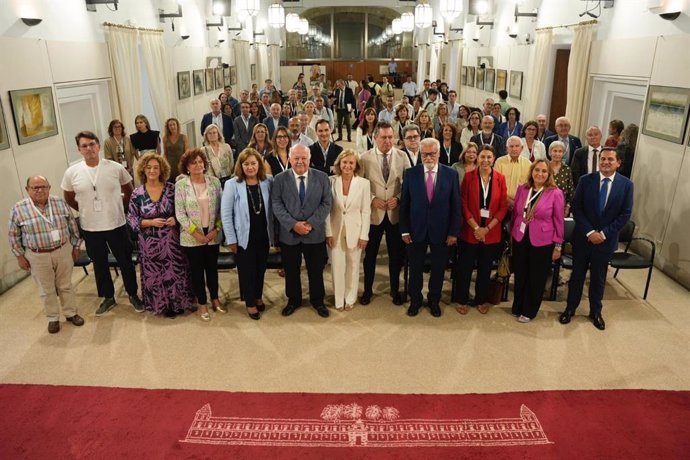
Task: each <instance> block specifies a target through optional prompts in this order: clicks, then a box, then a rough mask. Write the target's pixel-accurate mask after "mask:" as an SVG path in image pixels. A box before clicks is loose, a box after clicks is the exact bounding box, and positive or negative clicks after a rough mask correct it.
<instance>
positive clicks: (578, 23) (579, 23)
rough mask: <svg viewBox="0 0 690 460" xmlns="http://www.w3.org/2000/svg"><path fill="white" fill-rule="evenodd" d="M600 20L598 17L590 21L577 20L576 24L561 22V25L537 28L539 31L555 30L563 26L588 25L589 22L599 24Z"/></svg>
mask: <svg viewBox="0 0 690 460" xmlns="http://www.w3.org/2000/svg"><path fill="white" fill-rule="evenodd" d="M598 23H599V21H597V20H596V19H591V20H589V21H583V22H577V23H575V24H561V25H560V26H548V27H539V28H538V29H535V30H537V31H539V30H553V29H561V28H566V29H567V28H568V27H573V26H586V25H589V24H598Z"/></svg>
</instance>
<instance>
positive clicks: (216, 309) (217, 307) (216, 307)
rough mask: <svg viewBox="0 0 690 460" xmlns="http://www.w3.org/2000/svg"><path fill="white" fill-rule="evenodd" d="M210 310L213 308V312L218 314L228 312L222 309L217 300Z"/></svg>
mask: <svg viewBox="0 0 690 460" xmlns="http://www.w3.org/2000/svg"><path fill="white" fill-rule="evenodd" d="M211 308H213V311H217V312H218V313H227V312H228V309H227V308H225V307H223V305H222V304H221V303H220V302H219V301H217V300H216V302H214V303H213V304H212V305H211Z"/></svg>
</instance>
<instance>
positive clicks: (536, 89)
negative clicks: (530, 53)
mask: <svg viewBox="0 0 690 460" xmlns="http://www.w3.org/2000/svg"><path fill="white" fill-rule="evenodd" d="M552 43H553V29H546V30H537V38H536V40H535V46H534V58H533V60H532V62H533V64H532V68H533V69H540V70H541V71H540V72H534V73H532V74H531V75H530V78H529V81H530V85H529V87H528V89H527V91H525V94H526V95H527V98H526V99H525V108H524V112H525V115H526V117H523V118H524V119H525V120H534V119H535V118H536V116H537V115H539V112H540V111H541V107H542V103H543V101H544V87H546V76H547V75H546V72H545V69H546V68H547V67H548V65H549V60H550V59H551V54H552V52H551V45H552ZM552 115H560V114H552Z"/></svg>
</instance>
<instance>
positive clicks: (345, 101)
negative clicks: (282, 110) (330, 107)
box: [335, 80, 357, 142]
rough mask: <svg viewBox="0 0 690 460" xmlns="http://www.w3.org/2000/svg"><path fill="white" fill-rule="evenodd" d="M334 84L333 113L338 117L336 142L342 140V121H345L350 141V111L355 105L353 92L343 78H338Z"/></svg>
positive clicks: (349, 140)
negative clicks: (335, 87)
mask: <svg viewBox="0 0 690 460" xmlns="http://www.w3.org/2000/svg"><path fill="white" fill-rule="evenodd" d="M335 84H336V86H337V89H336V90H335V113H336V115H337V117H338V139H336V142H340V141H342V140H343V123H345V128H347V141H348V142H352V124H351V122H350V112H351V111H352V109H354V108H355V106H356V105H357V101H356V100H355V93H353V92H352V90H351V89H350V88H349V87H347V86H346V85H345V82H344V81H343V80H338V81H336V82H335Z"/></svg>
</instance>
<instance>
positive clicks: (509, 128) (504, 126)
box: [496, 107, 522, 139]
mask: <svg viewBox="0 0 690 460" xmlns="http://www.w3.org/2000/svg"><path fill="white" fill-rule="evenodd" d="M520 133H522V123H520V111H519V110H518V109H516V108H515V107H511V108H509V109H508V110H506V121H504V122H503V123H501V125H500V126H499V127H498V131H497V132H496V134H498V135H499V136H501V137H502V138H503V139H508V138H509V137H510V136H520Z"/></svg>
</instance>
